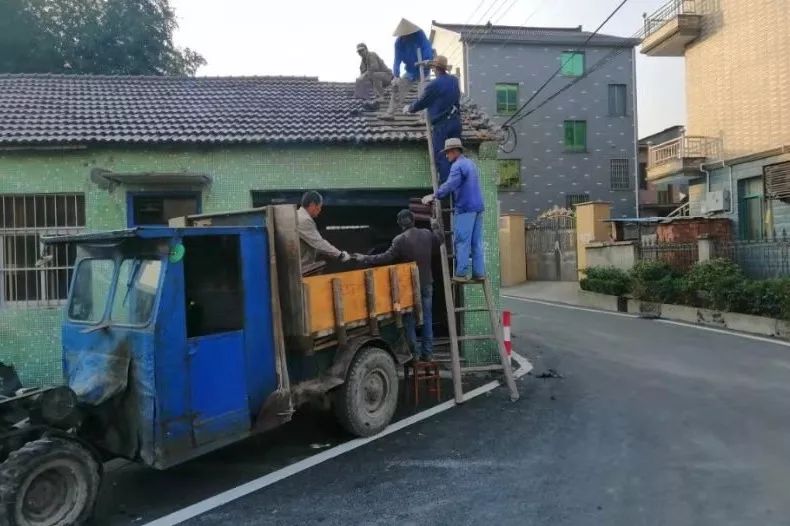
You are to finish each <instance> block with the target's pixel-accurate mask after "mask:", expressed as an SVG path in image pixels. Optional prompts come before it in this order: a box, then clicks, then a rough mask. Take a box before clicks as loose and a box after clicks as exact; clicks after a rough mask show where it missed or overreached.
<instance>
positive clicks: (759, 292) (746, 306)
mask: <svg viewBox="0 0 790 526" xmlns="http://www.w3.org/2000/svg"><path fill="white" fill-rule="evenodd" d="M729 309H730V310H731V311H732V312H740V313H742V314H753V315H755V316H767V317H769V318H782V319H790V279H788V278H783V279H766V280H743V281H742V282H741V283H740V285H739V287H738V289H737V290H736V291H735V293H733V294H732V295H731V301H730V305H729Z"/></svg>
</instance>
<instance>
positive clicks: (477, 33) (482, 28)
mask: <svg viewBox="0 0 790 526" xmlns="http://www.w3.org/2000/svg"><path fill="white" fill-rule="evenodd" d="M500 2H501V5H504V4H505V2H507V0H493V1H492V2H491V4H490V5H489V6H488V9H486V10H485V12H484V13H483V14H482V15H481V16H480V20H481V21H482V20H485V19H486V17H487V16H488V14H489V13H491V10H492V9H493V8H494V6H496V5H497V4H500ZM501 5H500V7H501ZM464 25H465V26H466V25H469V24H464ZM473 25H477V26H478V28H477V30H476V31H475V29H473V30H472V32H471V36H470V38H469V39H468V40H467V43H468V42H470V41H471V40H474V39H475V38H477V37H479V36H481V35H483V34H484V33H485V32H486V31H488V26H486V25H484V24H473ZM462 49H463V43H462V42H461V41H460V39H459V41H458V44H456V48H455V50H454V51H453V53H452V55H450V57H448V58H447V60H448V61H449V60H450V58H451V57H452V58H455V56H456V55H457V54H458V51H460V50H462Z"/></svg>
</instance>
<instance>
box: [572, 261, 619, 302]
mask: <svg viewBox="0 0 790 526" xmlns="http://www.w3.org/2000/svg"><path fill="white" fill-rule="evenodd" d="M584 274H585V276H586V277H584V278H582V279H581V281H579V286H580V287H581V288H582V290H589V291H590V292H599V293H601V294H610V295H612V296H624V295H625V294H628V292H629V291H630V289H631V283H630V281H631V280H630V278H629V277H628V272H626V271H624V270H620V269H619V268H615V267H590V268H588V269H587V270H585V271H584Z"/></svg>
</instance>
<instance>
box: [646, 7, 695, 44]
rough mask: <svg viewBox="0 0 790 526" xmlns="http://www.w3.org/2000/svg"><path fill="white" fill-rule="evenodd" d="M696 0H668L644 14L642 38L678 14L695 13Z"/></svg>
mask: <svg viewBox="0 0 790 526" xmlns="http://www.w3.org/2000/svg"><path fill="white" fill-rule="evenodd" d="M696 14H699V13H698V12H697V2H696V0H670V1H669V2H667V3H666V4H664V5H663V6H662V7H661V8H660V9H659V10H658V11H656V12H654V13H652V14H651V15H645V17H644V18H645V24H644V29H643V32H642V38H647V37H649V36H650V35H651V34H653V33H655V32H656V31H658V30H659V29H661V27H662V26H663V25H664V24H666V23H667V22H669V21H670V20H674V19H675V18H677V17H678V16H680V15H696Z"/></svg>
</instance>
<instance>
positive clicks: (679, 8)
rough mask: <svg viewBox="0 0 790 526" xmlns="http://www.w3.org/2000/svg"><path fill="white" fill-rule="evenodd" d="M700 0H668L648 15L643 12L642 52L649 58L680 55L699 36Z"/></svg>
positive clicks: (700, 19)
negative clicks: (698, 8) (698, 9)
mask: <svg viewBox="0 0 790 526" xmlns="http://www.w3.org/2000/svg"><path fill="white" fill-rule="evenodd" d="M698 1H700V0H671V1H670V2H669V3H667V4H666V5H664V7H662V8H661V9H659V10H658V11H656V12H655V13H653V14H651V15H649V16H648V15H645V26H644V29H643V31H644V37H643V39H642V53H644V54H645V55H649V56H651V57H682V56H683V54H684V53H685V51H686V46H687V45H689V44H690V43H691V42H693V41H694V40H695V39H696V38H697V37H699V35H700V27H701V21H702V17H701V15H699V14H698V12H697V3H698Z"/></svg>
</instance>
